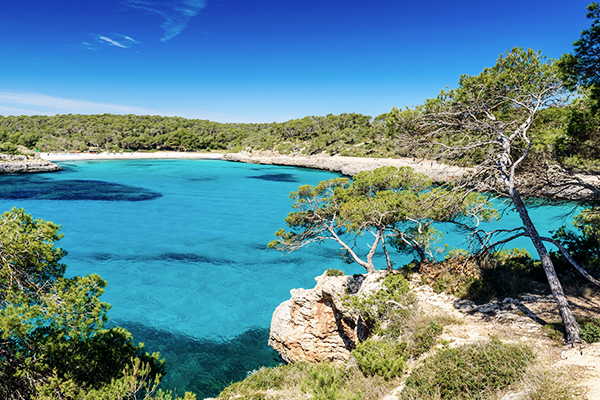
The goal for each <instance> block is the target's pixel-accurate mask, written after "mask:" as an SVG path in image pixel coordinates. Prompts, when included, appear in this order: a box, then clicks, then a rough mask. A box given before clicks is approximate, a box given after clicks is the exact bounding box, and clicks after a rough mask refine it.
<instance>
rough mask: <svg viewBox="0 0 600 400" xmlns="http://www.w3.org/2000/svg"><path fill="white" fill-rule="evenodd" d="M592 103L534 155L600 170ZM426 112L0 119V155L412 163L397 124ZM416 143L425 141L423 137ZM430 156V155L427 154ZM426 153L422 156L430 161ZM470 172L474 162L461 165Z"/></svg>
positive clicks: (546, 118) (599, 123)
mask: <svg viewBox="0 0 600 400" xmlns="http://www.w3.org/2000/svg"><path fill="white" fill-rule="evenodd" d="M594 111H595V110H594V109H593V101H592V100H589V97H588V96H581V97H579V98H577V99H576V100H575V101H573V102H572V103H571V104H570V105H568V106H566V107H560V108H553V109H545V110H541V112H540V113H538V116H537V118H536V121H535V123H534V126H533V129H534V130H535V131H536V135H535V140H536V143H535V150H536V151H540V152H544V154H545V155H549V156H551V157H552V158H555V159H559V160H562V161H563V162H564V165H566V166H573V167H578V168H582V169H597V168H598V166H600V162H598V159H600V128H599V127H600V120H598V118H597V117H596V115H595V112H594ZM419 112H422V110H421V109H419V108H416V109H410V110H397V109H392V111H391V112H390V113H387V114H382V115H380V116H377V117H375V118H372V117H370V116H366V115H362V114H354V113H351V114H341V115H331V114H329V115H327V116H325V117H318V116H310V117H305V118H302V119H295V120H290V121H287V122H283V123H264V124H242V123H218V122H211V121H208V120H197V119H185V118H181V117H161V116H140V115H113V114H103V115H72V114H67V115H55V116H40V115H35V116H7V117H3V116H0V151H4V152H15V151H16V146H17V145H21V146H25V147H27V148H29V149H31V150H33V149H36V150H39V151H58V152H66V151H68V152H71V151H88V150H89V149H90V148H99V149H101V150H103V151H156V150H171V151H174V150H176V151H228V152H236V151H240V150H272V151H277V152H279V153H282V154H288V153H302V154H309V155H310V154H319V153H325V154H330V155H334V154H338V155H345V156H362V157H402V156H414V153H412V152H410V151H409V150H408V149H406V148H405V147H404V146H403V144H402V143H401V141H399V140H398V137H397V136H398V135H397V128H398V127H397V122H398V119H399V118H403V119H405V116H406V114H411V113H419ZM414 134H415V135H419V134H422V133H420V132H418V131H415V132H414ZM427 151H432V150H431V149H427ZM427 151H426V152H424V153H423V154H421V155H422V156H425V157H427V154H426V153H427ZM456 162H457V163H461V164H472V163H474V162H477V160H475V159H469V160H456Z"/></svg>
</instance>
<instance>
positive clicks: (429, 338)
mask: <svg viewBox="0 0 600 400" xmlns="http://www.w3.org/2000/svg"><path fill="white" fill-rule="evenodd" d="M443 331H444V328H443V327H442V326H441V325H440V324H438V323H437V322H436V321H430V322H429V324H427V325H426V326H423V327H419V328H417V329H416V330H415V332H414V333H413V337H412V343H411V346H410V355H411V356H412V357H419V356H420V355H421V354H424V353H427V352H428V351H429V350H431V348H432V347H433V346H435V344H436V342H437V337H438V336H439V335H440V334H441V333H442V332H443Z"/></svg>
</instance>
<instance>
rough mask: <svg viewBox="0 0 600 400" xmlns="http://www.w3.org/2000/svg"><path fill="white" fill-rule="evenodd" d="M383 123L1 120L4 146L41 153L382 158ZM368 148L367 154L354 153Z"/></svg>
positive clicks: (357, 118)
mask: <svg viewBox="0 0 600 400" xmlns="http://www.w3.org/2000/svg"><path fill="white" fill-rule="evenodd" d="M385 134H386V132H385V122H384V121H383V120H382V119H375V120H373V119H372V118H371V117H369V116H365V115H360V114H341V115H327V116H325V117H306V118H303V119H297V120H292V121H288V122H284V123H265V124H241V123H218V122H211V121H207V120H198V119H185V118H181V117H160V116H139V115H112V114H103V115H72V114H68V115H56V116H50V117H49V116H39V115H36V116H18V117H16V116H9V117H2V116H0V143H2V144H3V146H4V147H10V146H9V144H12V145H21V146H25V147H27V148H28V149H37V150H40V151H87V150H89V149H90V148H99V149H101V150H104V151H122V150H124V151H128V150H131V151H140V150H141V151H154V150H177V151H207V150H218V151H239V150H242V149H264V150H267V149H269V150H278V151H280V152H283V153H287V152H289V151H302V152H304V153H308V154H315V153H320V152H329V153H332V154H334V153H348V152H351V153H352V154H357V153H358V154H362V155H369V154H371V153H377V154H378V153H379V151H380V143H379V141H381V140H383V139H384V137H385ZM360 147H365V149H364V150H362V151H361V150H352V149H358V148H360Z"/></svg>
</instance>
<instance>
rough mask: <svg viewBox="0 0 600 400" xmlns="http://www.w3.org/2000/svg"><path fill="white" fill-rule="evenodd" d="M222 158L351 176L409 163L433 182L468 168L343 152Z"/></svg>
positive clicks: (457, 176) (458, 175)
mask: <svg viewBox="0 0 600 400" xmlns="http://www.w3.org/2000/svg"><path fill="white" fill-rule="evenodd" d="M223 160H226V161H235V162H243V163H250V164H262V165H286V166H292V167H305V168H314V169H320V170H326V171H332V172H339V173H341V174H343V175H346V176H353V175H356V174H358V173H359V172H361V171H371V170H374V169H376V168H379V167H387V166H392V167H411V168H412V169H414V171H415V172H418V173H422V174H425V175H427V176H428V177H429V178H431V179H432V180H433V181H434V182H437V183H439V182H451V181H456V180H458V179H460V178H461V177H462V176H463V175H464V174H465V173H468V172H470V171H471V169H470V168H463V167H457V166H452V165H446V164H440V163H438V162H435V161H432V160H425V159H416V158H366V157H347V156H304V155H282V154H277V153H271V152H254V153H247V152H240V153H229V154H225V156H224V157H223Z"/></svg>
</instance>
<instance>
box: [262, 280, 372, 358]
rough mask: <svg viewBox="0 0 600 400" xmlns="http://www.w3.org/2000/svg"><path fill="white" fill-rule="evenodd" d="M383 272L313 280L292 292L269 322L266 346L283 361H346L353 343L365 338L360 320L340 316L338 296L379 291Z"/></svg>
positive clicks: (341, 307)
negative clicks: (274, 351) (309, 284)
mask: <svg viewBox="0 0 600 400" xmlns="http://www.w3.org/2000/svg"><path fill="white" fill-rule="evenodd" d="M382 274H384V273H375V274H370V275H355V276H326V275H325V274H323V275H321V276H318V277H316V278H315V280H316V281H317V285H316V286H315V287H314V288H313V289H292V290H291V291H290V293H291V295H292V297H291V299H290V300H287V301H285V302H283V303H281V304H280V305H279V306H278V307H277V308H276V309H275V312H274V313H273V318H272V319H271V333H270V337H269V346H271V347H273V348H274V349H275V350H277V352H278V353H279V354H280V355H281V357H282V358H283V359H284V360H286V361H287V362H299V361H310V362H320V361H332V362H335V363H343V362H346V361H348V358H349V357H350V352H351V351H352V350H354V348H355V347H356V344H357V343H358V342H361V341H363V340H365V339H366V337H367V334H368V332H367V331H368V329H367V328H366V327H365V326H364V325H363V323H362V320H360V319H359V320H356V319H354V318H352V317H349V316H344V314H343V311H342V309H343V306H342V300H341V299H342V296H344V295H346V294H354V295H357V296H361V295H363V294H366V293H367V292H369V293H373V292H376V291H377V290H379V289H380V288H381V283H380V278H381V277H382Z"/></svg>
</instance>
